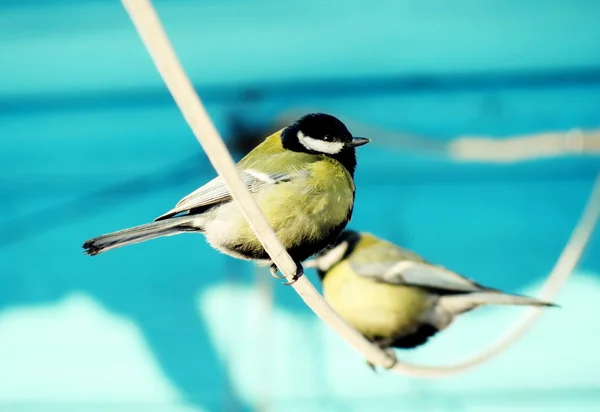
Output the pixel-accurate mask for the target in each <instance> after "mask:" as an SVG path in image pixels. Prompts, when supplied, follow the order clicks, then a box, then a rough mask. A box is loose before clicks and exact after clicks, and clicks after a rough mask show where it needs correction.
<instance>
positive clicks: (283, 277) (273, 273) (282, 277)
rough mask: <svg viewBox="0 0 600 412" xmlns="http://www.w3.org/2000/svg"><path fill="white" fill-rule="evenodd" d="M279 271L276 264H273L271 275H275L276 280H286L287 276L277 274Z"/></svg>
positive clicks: (270, 267)
mask: <svg viewBox="0 0 600 412" xmlns="http://www.w3.org/2000/svg"><path fill="white" fill-rule="evenodd" d="M278 270H279V269H278V268H277V266H275V264H272V265H271V266H269V271H270V272H271V275H273V277H274V278H277V279H285V276H282V275H279V274H277V271H278Z"/></svg>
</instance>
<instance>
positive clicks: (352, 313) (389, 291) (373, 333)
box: [323, 262, 428, 338]
mask: <svg viewBox="0 0 600 412" xmlns="http://www.w3.org/2000/svg"><path fill="white" fill-rule="evenodd" d="M323 293H324V295H325V298H326V299H327V301H328V302H329V303H330V304H331V306H332V307H333V308H334V309H335V310H336V311H337V312H338V313H339V314H340V316H341V317H342V318H343V319H344V320H346V321H347V322H348V323H350V324H351V325H352V326H353V327H354V328H356V329H357V330H358V331H359V332H360V333H361V334H363V335H364V336H366V337H367V338H374V337H391V336H402V335H403V334H405V333H410V332H412V331H413V330H414V328H415V327H416V326H417V325H418V324H419V323H420V322H421V317H422V315H423V314H424V312H426V310H427V308H426V305H427V301H428V300H427V295H426V293H424V292H423V291H422V290H421V289H418V288H413V287H407V286H399V285H390V284H386V283H380V282H375V281H373V280H370V279H367V278H364V277H361V276H358V275H356V274H355V273H354V272H353V271H352V269H351V268H350V265H349V264H348V263H347V262H342V263H340V264H338V265H336V266H334V267H333V268H332V269H331V270H330V271H329V272H328V273H327V276H325V278H324V279H323Z"/></svg>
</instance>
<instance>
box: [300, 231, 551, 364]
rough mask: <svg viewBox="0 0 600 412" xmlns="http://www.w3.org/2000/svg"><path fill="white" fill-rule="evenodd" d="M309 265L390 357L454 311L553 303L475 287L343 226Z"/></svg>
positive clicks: (345, 314) (333, 300)
mask: <svg viewBox="0 0 600 412" xmlns="http://www.w3.org/2000/svg"><path fill="white" fill-rule="evenodd" d="M311 264H312V265H313V266H315V267H316V268H317V273H318V275H319V278H320V279H321V281H322V284H323V294H324V296H325V299H326V300H327V301H328V302H329V304H330V305H331V306H332V307H333V309H334V310H335V311H336V312H338V313H339V315H340V316H341V317H342V318H343V319H344V320H346V322H348V323H349V324H351V325H352V326H354V328H355V329H356V330H358V332H360V333H361V334H362V335H363V336H364V337H365V338H367V339H368V340H370V341H371V342H373V343H374V344H376V345H377V346H379V347H380V348H381V349H383V350H386V351H387V352H388V353H390V355H392V357H393V358H394V359H395V356H393V350H390V349H391V348H400V349H411V348H415V347H418V346H420V345H422V344H424V343H425V342H426V341H427V340H428V339H429V338H430V337H432V336H433V335H435V334H436V333H438V332H439V331H441V330H443V329H445V328H446V327H448V326H449V325H450V324H451V323H452V321H453V320H454V319H455V318H456V317H457V316H458V315H461V314H463V313H465V312H468V311H470V310H473V309H475V308H478V307H480V306H483V305H526V306H556V305H554V304H552V303H548V302H543V301H540V300H537V299H534V298H530V297H526V296H519V295H511V294H506V293H503V292H501V291H499V290H497V289H492V288H488V287H485V286H482V285H479V284H477V283H475V282H474V281H472V280H470V279H467V278H465V277H463V276H460V275H458V274H457V273H454V272H452V271H450V270H448V269H445V268H443V267H441V266H437V265H434V264H432V263H429V262H427V261H425V260H424V259H423V258H422V257H420V256H418V255H417V254H415V253H413V252H411V251H408V250H406V249H402V248H400V247H399V246H396V245H394V244H393V243H390V242H387V241H385V240H383V239H379V238H377V237H375V236H373V235H371V234H369V233H359V232H356V231H353V230H345V231H344V232H343V233H342V234H341V235H340V237H339V238H338V239H337V241H336V242H335V244H334V245H332V246H331V247H330V248H329V249H327V250H325V251H323V252H322V253H320V254H319V255H318V256H317V257H316V258H315V259H314V260H313V261H312V262H311ZM367 363H368V362H367ZM368 364H369V366H371V368H374V366H373V365H372V364H370V363H368Z"/></svg>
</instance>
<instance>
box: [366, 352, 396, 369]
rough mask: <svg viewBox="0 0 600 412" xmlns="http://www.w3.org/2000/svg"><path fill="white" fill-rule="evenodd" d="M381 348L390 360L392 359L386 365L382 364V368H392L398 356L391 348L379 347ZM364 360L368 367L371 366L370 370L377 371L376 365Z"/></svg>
mask: <svg viewBox="0 0 600 412" xmlns="http://www.w3.org/2000/svg"><path fill="white" fill-rule="evenodd" d="M376 346H379V345H376ZM380 348H381V347H380ZM381 349H382V350H383V351H384V352H385V353H386V354H387V355H388V356H389V358H390V360H391V361H392V363H391V364H390V365H388V366H382V368H383V369H386V370H392V369H394V367H395V366H396V365H397V364H398V358H397V357H396V353H395V352H394V350H393V349H392V348H381ZM366 362H367V366H368V367H369V368H371V370H372V371H373V372H375V373H377V368H376V366H375V365H374V364H373V363H371V362H369V361H366Z"/></svg>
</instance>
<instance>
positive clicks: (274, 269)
mask: <svg viewBox="0 0 600 412" xmlns="http://www.w3.org/2000/svg"><path fill="white" fill-rule="evenodd" d="M269 271H270V272H271V275H273V277H275V278H277V279H285V276H283V275H279V274H278V273H277V272H278V271H279V269H278V268H277V266H276V265H275V264H272V265H271V266H269ZM302 275H304V269H303V268H302V264H301V263H300V262H296V273H295V274H294V276H293V277H292V281H291V282H283V284H284V285H286V286H290V285H293V284H294V283H296V281H297V280H298V279H300V278H301V277H302Z"/></svg>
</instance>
